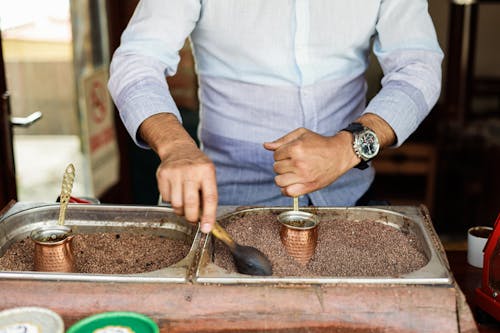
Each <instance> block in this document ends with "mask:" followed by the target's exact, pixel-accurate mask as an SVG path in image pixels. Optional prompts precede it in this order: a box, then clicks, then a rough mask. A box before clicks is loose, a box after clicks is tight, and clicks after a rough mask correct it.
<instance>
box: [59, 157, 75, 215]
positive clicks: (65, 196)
mask: <svg viewBox="0 0 500 333" xmlns="http://www.w3.org/2000/svg"><path fill="white" fill-rule="evenodd" d="M74 180H75V167H74V166H73V164H69V165H68V166H67V167H66V170H65V172H64V176H63V182H62V186H61V195H60V197H59V198H60V199H59V200H60V202H61V208H60V210H59V222H58V223H59V225H63V224H64V217H65V215H66V207H67V206H68V202H69V199H70V197H71V191H72V190H73V181H74Z"/></svg>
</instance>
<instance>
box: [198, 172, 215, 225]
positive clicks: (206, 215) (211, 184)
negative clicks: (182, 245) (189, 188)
mask: <svg viewBox="0 0 500 333" xmlns="http://www.w3.org/2000/svg"><path fill="white" fill-rule="evenodd" d="M201 200H202V205H203V215H202V216H201V220H200V223H201V231H202V232H204V233H209V232H210V230H212V226H213V225H214V223H215V219H216V216H217V202H218V195H217V185H216V182H215V179H205V180H204V181H203V182H202V186H201Z"/></svg>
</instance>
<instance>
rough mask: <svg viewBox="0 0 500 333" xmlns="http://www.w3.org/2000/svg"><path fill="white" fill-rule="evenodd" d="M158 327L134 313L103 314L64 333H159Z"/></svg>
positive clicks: (79, 323)
mask: <svg viewBox="0 0 500 333" xmlns="http://www.w3.org/2000/svg"><path fill="white" fill-rule="evenodd" d="M159 332H160V329H159V328H158V325H156V323H155V322H154V321H153V320H152V319H151V318H149V317H147V316H145V315H142V314H140V313H136V312H104V313H99V314H96V315H93V316H90V317H87V318H84V319H82V320H80V321H78V322H77V323H75V324H74V325H73V326H71V327H70V328H69V329H68V331H67V332H66V333H159Z"/></svg>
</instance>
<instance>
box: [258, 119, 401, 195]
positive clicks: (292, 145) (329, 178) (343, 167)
mask: <svg viewBox="0 0 500 333" xmlns="http://www.w3.org/2000/svg"><path fill="white" fill-rule="evenodd" d="M356 121H357V122H360V123H362V124H363V125H365V126H368V127H369V128H371V129H372V130H374V131H375V133H376V134H377V137H378V139H379V143H380V147H381V148H383V147H387V146H390V145H392V144H394V142H395V141H396V134H395V133H394V131H393V129H392V128H391V126H390V125H389V124H388V123H387V122H386V121H385V120H384V119H382V118H380V117H379V116H377V115H375V114H372V113H365V114H363V115H362V116H361V117H359V118H358V119H356ZM352 140H353V136H352V134H351V133H349V132H346V131H340V132H338V133H337V134H335V135H334V136H322V135H319V134H317V133H315V132H312V131H310V130H308V129H305V128H299V129H296V130H294V131H292V132H290V133H288V134H287V135H285V136H283V137H281V138H279V139H278V140H275V141H273V142H266V143H264V148H266V149H268V150H272V151H274V161H275V162H274V171H275V172H276V173H277V176H276V178H275V182H276V184H277V185H278V186H279V187H281V192H282V193H283V194H284V195H288V196H292V197H295V196H299V195H303V194H307V193H310V192H314V191H316V190H319V189H321V188H323V187H326V186H328V185H330V184H331V183H333V182H334V181H335V180H337V179H338V178H339V177H340V176H342V175H343V174H344V173H346V172H347V171H348V170H350V169H351V168H353V167H354V166H356V165H358V163H359V162H361V159H360V158H359V157H358V156H357V155H356V154H355V153H354V149H353V148H352Z"/></svg>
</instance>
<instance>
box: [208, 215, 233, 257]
mask: <svg viewBox="0 0 500 333" xmlns="http://www.w3.org/2000/svg"><path fill="white" fill-rule="evenodd" d="M212 234H213V235H214V236H215V237H217V239H219V240H220V241H221V242H223V243H224V244H226V245H227V246H228V247H229V248H230V249H231V251H234V250H236V243H235V241H234V240H233V238H232V237H231V235H229V234H228V233H227V231H226V229H224V228H223V227H222V226H221V225H220V224H219V222H215V224H214V227H213V228H212Z"/></svg>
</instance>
